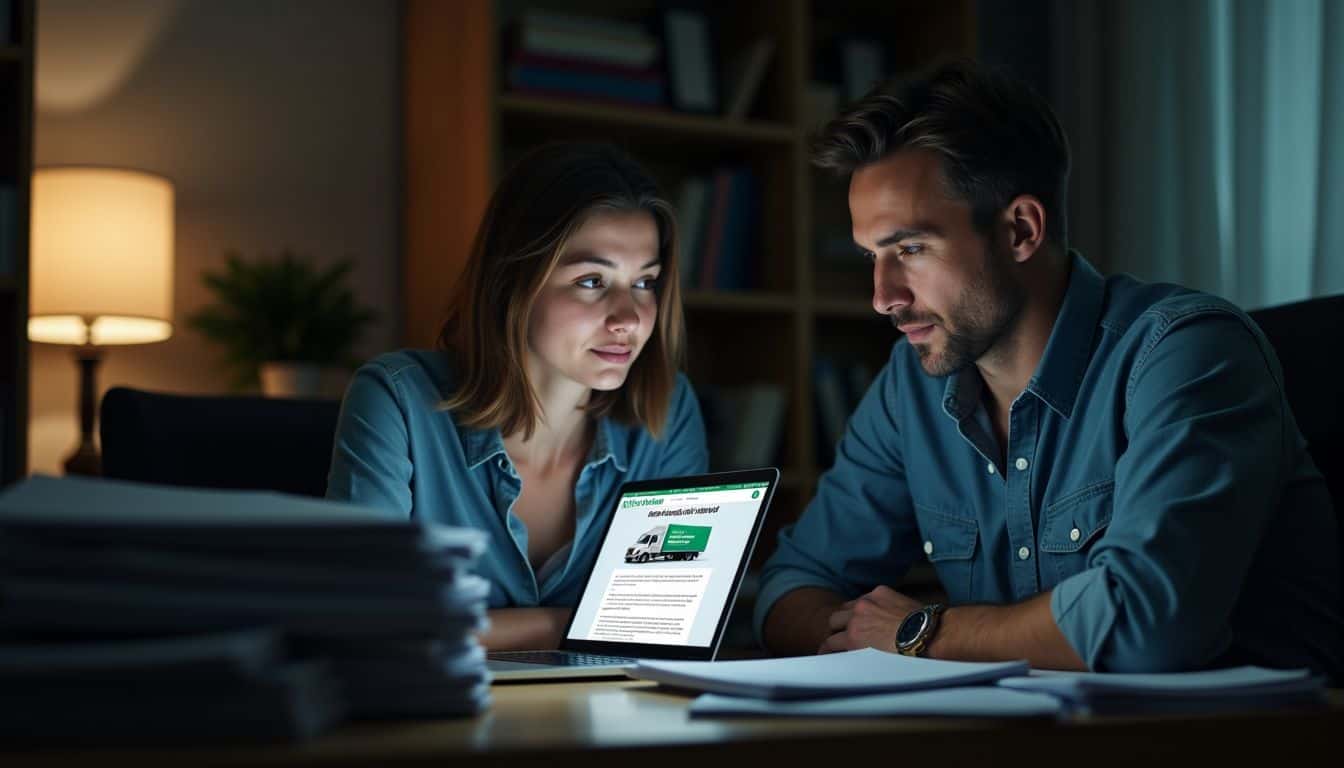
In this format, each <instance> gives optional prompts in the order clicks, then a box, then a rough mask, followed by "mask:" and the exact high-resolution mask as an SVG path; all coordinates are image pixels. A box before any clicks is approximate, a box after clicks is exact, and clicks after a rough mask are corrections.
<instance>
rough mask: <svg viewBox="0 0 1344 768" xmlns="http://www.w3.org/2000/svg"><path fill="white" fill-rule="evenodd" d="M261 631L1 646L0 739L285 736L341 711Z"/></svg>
mask: <svg viewBox="0 0 1344 768" xmlns="http://www.w3.org/2000/svg"><path fill="white" fill-rule="evenodd" d="M284 656H285V654H284V650H283V644H282V641H281V639H280V637H279V635H278V634H277V633H275V632H273V631H270V630H251V631H243V632H232V633H220V634H214V635H199V636H184V637H174V638H166V639H161V640H147V641H146V640H139V641H137V640H119V641H103V642H89V641H84V642H65V643H52V642H48V643H44V644H41V645H17V644H13V643H9V644H4V645H0V712H4V713H5V716H4V717H0V741H4V742H5V743H44V742H45V743H50V742H53V741H60V742H62V743H70V742H74V743H79V742H90V743H98V744H107V743H123V744H126V743H129V744H134V743H137V742H139V743H163V742H165V741H176V742H200V741H203V740H228V741H236V740H275V739H281V740H288V739H301V738H306V737H309V736H312V735H314V734H316V733H319V732H321V731H322V730H324V729H325V728H327V727H328V726H330V725H332V724H333V723H335V722H337V721H339V720H340V718H341V717H342V716H343V715H344V714H345V712H344V708H343V705H342V703H341V698H340V695H339V691H338V690H337V683H336V682H335V680H334V678H333V677H332V676H331V674H330V673H329V672H328V671H327V669H326V667H325V666H324V665H323V664H321V663H320V662H312V661H308V662H293V661H287V660H286V659H285V658H284Z"/></svg>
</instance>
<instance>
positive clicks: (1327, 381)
mask: <svg viewBox="0 0 1344 768" xmlns="http://www.w3.org/2000/svg"><path fill="white" fill-rule="evenodd" d="M1250 316H1251V319H1252V320H1254V321H1255V322H1256V324H1257V325H1259V326H1260V330H1262V331H1264V332H1265V336H1266V338H1268V339H1269V343H1270V344H1272V345H1274V351H1275V353H1277V354H1278V356H1279V363H1280V364H1281V365H1282V366H1283V386H1284V389H1285V391H1286V394H1287V397H1288V406H1289V407H1290V408H1292V409H1293V416H1294V417H1295V418H1296V419H1297V426H1298V429H1300V430H1302V435H1303V436H1304V437H1306V438H1307V450H1308V451H1309V452H1310V453H1311V458H1312V460H1313V461H1315V462H1316V467H1317V469H1319V470H1320V471H1321V474H1322V475H1324V476H1325V483H1326V485H1327V486H1329V488H1330V496H1331V498H1332V500H1333V501H1334V503H1335V519H1336V520H1338V521H1339V538H1340V552H1341V556H1344V380H1341V379H1340V378H1339V376H1338V375H1337V374H1336V373H1335V370H1334V369H1335V365H1336V364H1337V363H1336V361H1335V359H1334V357H1335V355H1337V354H1340V352H1341V350H1344V295H1339V296H1326V297H1323V298H1319V299H1309V300H1307V301H1299V302H1295V303H1293V304H1283V305H1281V306H1277V307H1267V308H1265V309H1258V310H1256V311H1254V312H1251V313H1250Z"/></svg>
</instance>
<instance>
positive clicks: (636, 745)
mask: <svg viewBox="0 0 1344 768" xmlns="http://www.w3.org/2000/svg"><path fill="white" fill-rule="evenodd" d="M494 694H495V704H494V707H493V708H492V709H491V710H489V711H488V712H486V713H484V714H482V715H480V716H478V717H475V718H472V719H465V720H444V721H421V722H390V723H363V724H355V725H349V726H346V727H343V728H340V729H337V730H336V731H334V732H332V733H329V734H327V735H326V736H323V737H321V738H319V739H317V740H315V741H313V742H311V743H308V744H300V745H289V746H274V747H250V748H238V747H232V748H223V749H220V748H216V749H193V750H155V751H143V750H129V751H128V750H120V751H118V752H116V753H111V752H108V751H101V750H85V751H61V752H28V753H23V754H14V753H10V754H7V755H5V754H0V765H3V766H5V768H17V767H18V766H21V765H22V766H27V765H75V764H79V765H95V766H96V765H102V764H105V763H107V762H108V761H109V758H115V760H113V762H115V763H116V764H117V765H134V766H145V767H149V766H193V767H194V766H201V765H240V764H241V765H332V766H335V765H340V766H345V765H375V764H376V765H435V766H439V767H440V768H443V767H445V766H451V767H452V768H458V766H469V765H489V764H496V763H498V764H507V765H510V766H530V765H538V766H541V765H544V766H556V765H569V764H578V762H579V761H580V760H581V761H582V764H583V765H584V766H606V765H626V766H629V765H635V766H640V767H641V768H643V766H649V765H670V764H675V765H679V766H686V765H688V764H689V765H692V766H696V768H701V767H700V766H699V765H698V764H697V762H696V761H704V760H705V759H706V758H710V759H712V760H713V764H714V765H727V764H732V765H737V766H741V767H742V768H747V766H752V767H753V768H754V766H757V765H761V764H762V761H763V760H768V761H771V762H787V763H798V762H804V761H806V762H811V763H813V764H815V765H816V766H818V768H829V766H831V765H833V764H836V763H854V762H859V760H860V758H868V757H869V756H871V759H872V760H873V764H874V765H879V764H888V765H897V766H911V767H912V768H913V767H914V766H919V765H921V764H922V765H929V766H938V767H939V768H941V767H942V766H947V765H975V766H989V765H1000V764H1010V765H1031V766H1032V767H1033V768H1041V767H1042V766H1050V765H1063V766H1071V767H1074V768H1077V767H1080V766H1087V767H1089V768H1090V767H1091V766H1096V765H1125V766H1127V768H1140V767H1142V766H1147V765H1151V764H1153V763H1155V762H1156V763H1159V764H1162V763H1168V762H1175V761H1177V760H1181V761H1189V762H1190V763H1191V764H1192V765H1194V764H1201V765H1202V764H1206V763H1207V762H1208V761H1209V760H1210V759H1220V758H1222V759H1228V760H1231V761H1232V762H1231V763H1230V764H1233V765H1242V764H1249V762H1248V761H1249V760H1252V759H1256V760H1261V759H1263V760H1268V761H1272V762H1269V763H1268V764H1266V765H1265V766H1264V768H1281V767H1286V766H1291V765H1296V764H1298V761H1299V760H1303V759H1305V758H1307V757H1308V756H1310V757H1312V758H1314V759H1313V763H1312V764H1320V765H1337V764H1339V762H1340V758H1341V757H1344V690H1335V691H1332V692H1331V706H1330V707H1329V708H1328V709H1322V710H1312V711H1306V712H1272V713H1265V712H1261V713H1248V714H1237V715H1220V716H1199V717H1167V716H1163V717H1142V718H1140V717H1124V718H1121V717H1106V718H1092V719H1083V720H1078V721H1071V722H1056V721H1054V720H1049V719H1031V720H1012V721H1005V720H983V719H971V718H965V719H952V718H924V719H921V718H888V719H877V718H873V719H831V720H823V719H815V718H806V719H772V720H765V719H715V720H704V719H696V720H692V719H690V718H689V717H688V716H687V713H686V707H687V704H688V703H689V701H690V699H691V696H690V695H689V694H683V693H679V692H672V691H667V690H666V689H659V688H657V687H656V686H655V685H654V684H652V683H646V682H636V681H624V682H622V681H613V682H592V683H547V684H514V685H496V686H495V688H494ZM730 760H736V761H741V762H737V763H729V762H728V761H730Z"/></svg>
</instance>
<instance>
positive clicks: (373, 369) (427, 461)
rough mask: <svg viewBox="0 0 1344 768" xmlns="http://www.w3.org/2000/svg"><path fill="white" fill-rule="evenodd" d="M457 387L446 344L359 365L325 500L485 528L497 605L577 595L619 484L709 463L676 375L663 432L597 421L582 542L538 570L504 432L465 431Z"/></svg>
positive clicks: (584, 489)
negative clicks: (449, 402) (456, 404)
mask: <svg viewBox="0 0 1344 768" xmlns="http://www.w3.org/2000/svg"><path fill="white" fill-rule="evenodd" d="M454 387H455V382H454V377H453V375H452V369H451V365H450V363H449V362H448V358H447V356H446V355H444V354H443V353H440V352H432V351H425V350H415V351H401V352H393V353H390V354H386V355H383V356H381V357H378V358H376V359H374V360H373V361H371V362H369V363H367V364H365V365H364V366H363V367H361V368H360V369H359V371H357V372H356V373H355V377H354V380H353V381H352V382H351V384H350V387H349V389H348V391H347V392H346V394H345V400H344V402H343V403H342V404H341V415H340V420H339V422H338V424H337V427H336V444H335V447H334V449H333V453H332V460H331V473H330V475H329V476H328V478H327V498H331V499H341V500H347V501H353V502H357V503H362V504H367V505H370V506H376V507H381V508H383V509H386V510H387V511H388V512H389V513H391V514H394V515H398V516H411V517H417V518H423V519H425V520H430V521H433V522H435V523H442V524H445V525H457V526H467V527H470V528H477V529H479V530H481V531H484V532H485V534H486V536H487V540H488V542H489V544H488V549H487V550H486V554H485V555H484V556H483V557H482V558H481V559H480V560H479V561H478V563H477V566H476V569H477V572H478V573H480V574H481V575H482V576H484V577H485V578H486V579H487V580H489V582H490V584H491V590H490V598H489V604H490V607H492V608H500V607H506V606H537V605H547V606H552V605H556V606H565V605H573V604H575V603H577V602H578V598H579V591H580V590H582V589H583V584H584V581H585V580H586V579H587V577H588V571H589V570H590V569H591V567H592V563H593V560H594V559H595V558H596V557H597V547H598V545H599V544H600V543H601V542H600V541H599V539H600V537H601V536H602V532H603V531H604V530H605V529H606V523H607V518H608V517H609V516H610V514H611V511H612V509H614V508H615V504H616V496H617V493H618V492H619V491H620V487H621V484H622V483H624V482H625V481H627V480H639V479H645V478H655V477H670V476H675V475H693V474H700V473H703V472H705V471H706V466H707V464H708V453H707V450H706V447H705V431H704V424H703V422H702V421H701V418H700V408H699V405H698V404H697V403H696V399H695V394H694V393H693V392H692V390H691V387H690V384H689V383H688V382H687V381H686V378H685V377H684V376H681V375H678V377H677V387H676V391H675V393H674V394H673V397H672V407H671V410H670V412H669V414H668V422H667V429H666V431H665V432H664V433H663V436H662V437H661V438H660V439H657V440H655V439H654V438H653V437H652V436H651V435H650V434H649V433H648V431H647V430H645V429H644V428H643V427H637V426H634V427H632V426H625V425H622V424H619V423H617V422H615V421H613V420H611V419H602V420H601V421H600V422H599V423H598V427H597V431H596V438H595V439H594V440H593V446H592V448H591V450H590V451H589V452H588V457H587V459H586V460H585V462H584V465H583V469H582V470H580V472H579V479H578V482H577V483H576V484H575V486H574V503H575V510H576V516H577V520H576V525H575V531H574V538H573V540H572V541H571V544H570V546H568V547H566V548H563V549H561V550H560V551H559V552H557V553H556V555H555V556H554V557H552V558H551V560H550V561H548V562H547V563H546V564H545V566H543V568H542V569H541V570H542V572H541V573H536V572H534V570H533V568H532V564H531V563H530V562H529V560H528V557H527V526H526V525H524V524H523V521H522V520H520V519H519V518H518V516H517V515H515V514H513V511H512V510H513V503H514V502H515V501H516V500H517V499H518V495H519V493H520V492H521V489H522V480H521V479H520V478H519V476H518V473H517V471H515V469H514V467H513V462H512V461H511V460H510V459H509V455H508V453H506V452H505V450H504V439H503V436H502V435H501V434H500V432H499V430H498V429H490V430H477V429H469V428H466V427H461V426H459V425H458V424H457V422H456V421H455V420H454V419H453V415H452V413H451V412H449V411H443V410H440V409H439V408H438V405H439V403H441V402H442V401H443V400H444V399H445V398H446V397H448V395H449V394H451V393H452V391H453V390H454Z"/></svg>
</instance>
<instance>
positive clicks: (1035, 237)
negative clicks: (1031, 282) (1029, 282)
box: [1003, 195, 1045, 264]
mask: <svg viewBox="0 0 1344 768" xmlns="http://www.w3.org/2000/svg"><path fill="white" fill-rule="evenodd" d="M1003 216H1004V220H1005V221H1006V223H1007V224H1008V247H1009V248H1010V249H1011V250H1012V252H1013V261H1016V262H1018V263H1019V264H1020V263H1023V262H1025V261H1027V260H1028V259H1030V258H1031V257H1032V256H1034V255H1035V254H1036V252H1037V251H1039V250H1040V249H1041V246H1042V245H1044V244H1045V206H1044V205H1042V204H1041V201H1040V199H1039V198H1037V197H1036V196H1035V195H1018V196H1017V197H1015V198H1013V199H1012V201H1011V202H1010V203H1008V207H1007V208H1005V209H1004V210H1003Z"/></svg>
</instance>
